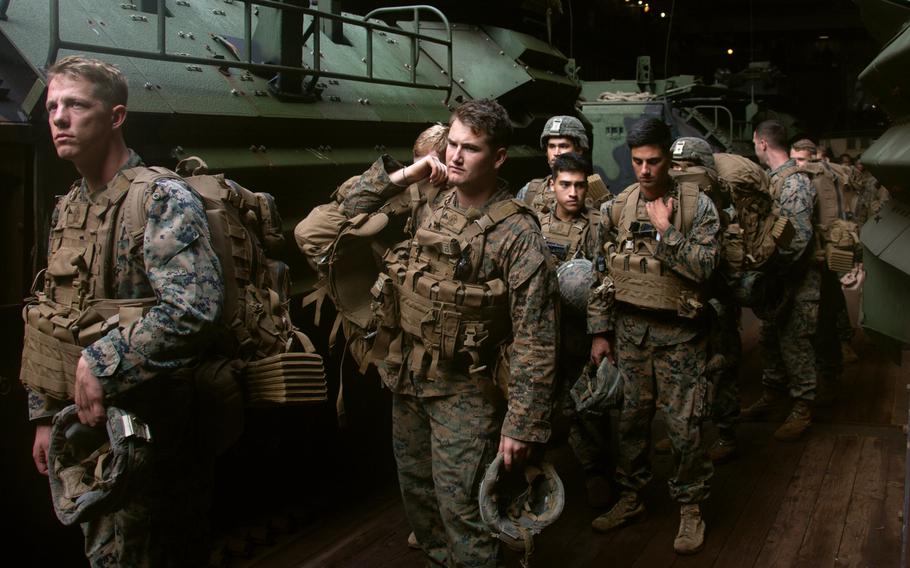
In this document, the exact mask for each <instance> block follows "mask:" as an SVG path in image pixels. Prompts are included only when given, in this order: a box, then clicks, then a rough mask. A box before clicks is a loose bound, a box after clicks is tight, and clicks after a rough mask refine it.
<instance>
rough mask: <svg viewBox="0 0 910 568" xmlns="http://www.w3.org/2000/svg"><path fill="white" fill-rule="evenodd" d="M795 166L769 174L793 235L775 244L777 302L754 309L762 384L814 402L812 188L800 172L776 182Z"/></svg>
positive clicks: (816, 286)
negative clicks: (779, 284)
mask: <svg viewBox="0 0 910 568" xmlns="http://www.w3.org/2000/svg"><path fill="white" fill-rule="evenodd" d="M795 164H796V162H795V161H794V160H788V161H787V162H785V163H784V164H783V165H782V166H781V167H779V168H777V169H775V170H774V171H772V172H770V177H771V187H772V188H780V189H779V190H776V192H777V193H776V194H775V199H776V203H775V208H776V209H777V210H776V211H775V213H777V214H778V215H779V216H781V217H786V218H787V219H789V221H790V223H791V224H792V225H793V229H794V235H793V238H792V239H791V241H790V244H789V246H787V248H786V249H782V248H779V249H778V255H777V270H778V273H777V274H775V275H773V278H775V280H776V281H778V282H782V283H784V286H785V290H784V292H783V294H781V297H782V301H781V302H780V303H779V304H778V305H776V306H765V307H763V308H761V309H758V310H757V315H758V316H759V317H760V318H761V319H762V328H761V339H760V343H761V346H762V351H763V359H764V362H765V369H764V371H763V373H762V384H763V385H764V386H765V387H766V388H768V389H771V390H773V391H778V392H787V391H789V393H790V396H791V397H793V398H794V399H798V400H803V401H807V402H811V401H813V400H815V390H816V385H817V379H816V370H815V350H814V348H813V345H812V342H813V337H814V336H815V331H816V327H817V324H818V304H819V296H820V290H821V270H820V269H819V267H818V265H817V264H815V263H814V262H813V261H812V258H811V253H812V249H813V246H814V245H813V219H814V215H813V211H814V204H815V200H816V191H815V187H814V186H813V185H812V183H811V181H810V180H809V177H808V176H806V175H805V174H803V173H799V172H796V173H793V174H791V175H790V176H788V177H787V178H786V179H784V180H778V179H777V178H778V177H779V174H780V172H781V171H782V170H783V169H785V168H788V167H792V166H794V165H795Z"/></svg>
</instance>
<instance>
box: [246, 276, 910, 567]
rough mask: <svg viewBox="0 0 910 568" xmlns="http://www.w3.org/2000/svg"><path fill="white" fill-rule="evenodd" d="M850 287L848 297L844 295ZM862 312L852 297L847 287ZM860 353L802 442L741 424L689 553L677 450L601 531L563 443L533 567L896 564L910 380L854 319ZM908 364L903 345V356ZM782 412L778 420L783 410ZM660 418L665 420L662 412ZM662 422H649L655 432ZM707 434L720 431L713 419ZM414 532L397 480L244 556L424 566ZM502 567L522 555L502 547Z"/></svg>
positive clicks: (746, 368) (750, 376)
mask: <svg viewBox="0 0 910 568" xmlns="http://www.w3.org/2000/svg"><path fill="white" fill-rule="evenodd" d="M848 296H849V294H848ZM848 301H849V304H850V308H851V311H852V314H851V315H852V316H853V318H854V321H855V318H856V309H857V298H856V297H855V296H852V297H848ZM757 343H758V323H757V321H756V320H755V318H754V316H752V314H751V312H747V313H746V315H745V317H744V325H743V348H744V361H743V367H742V373H741V391H742V393H741V394H742V399H743V400H744V401H745V402H747V403H748V402H751V401H752V400H755V399H756V398H757V397H758V396H759V394H760V385H759V383H760V373H761V358H760V354H759V349H758V344H757ZM853 345H854V348H855V350H856V352H857V353H858V355H859V362H857V363H853V364H851V365H848V366H846V367H845V372H844V376H843V378H842V386H841V390H840V396H839V398H838V399H837V400H836V401H835V403H834V404H833V405H832V406H831V407H830V408H825V409H818V410H817V412H816V421H815V423H814V425H813V427H812V428H811V430H810V431H809V433H808V434H807V435H806V436H804V438H803V439H802V440H801V441H799V442H796V443H782V442H777V441H775V440H774V439H773V437H772V433H773V431H774V429H775V427H776V422H760V423H748V424H742V425H741V426H740V427H739V440H740V448H741V457H740V458H739V459H736V460H734V461H732V462H729V463H727V464H724V465H720V466H718V467H717V468H716V471H715V476H714V479H713V481H712V494H711V498H710V500H709V501H708V502H707V503H706V504H705V505H704V507H703V514H704V518H705V522H706V525H707V533H706V542H705V548H704V550H702V551H701V552H700V553H699V554H696V555H694V556H689V557H683V556H677V555H676V554H675V553H674V552H673V546H672V544H673V538H674V536H675V533H676V529H677V524H678V512H677V511H678V507H677V505H675V504H674V503H673V502H672V501H671V500H670V498H669V496H668V494H667V486H666V479H667V477H668V476H669V475H670V471H671V468H672V458H671V457H670V456H669V455H655V456H654V462H653V463H654V479H653V481H652V483H651V484H650V485H649V487H648V488H647V490H646V493H645V495H644V500H645V503H646V506H647V509H648V514H647V516H646V518H645V519H644V520H642V521H641V522H638V523H636V524H632V525H630V526H628V527H626V528H623V529H620V530H618V531H614V532H613V533H610V534H607V535H601V534H597V533H594V532H593V531H592V530H591V528H590V522H591V520H592V519H593V518H594V517H595V516H596V515H598V514H599V513H600V511H596V510H594V509H591V508H590V507H588V505H587V503H586V500H585V490H584V476H583V473H582V471H581V469H580V467H579V466H578V464H577V462H576V460H575V458H574V456H573V455H572V452H571V450H570V449H569V448H568V446H567V445H566V444H559V445H555V446H554V447H553V448H552V449H550V450H549V451H548V457H547V459H549V460H550V461H552V462H553V463H554V464H555V465H556V467H557V470H558V472H559V473H560V475H561V477H562V478H563V480H564V482H565V487H566V494H567V495H566V507H565V510H564V512H563V514H562V516H561V518H560V519H559V520H558V521H557V522H556V523H554V524H553V525H551V526H550V527H548V528H547V529H546V530H544V532H543V533H542V534H541V535H539V536H538V537H537V538H536V539H535V544H536V550H535V553H534V555H533V557H532V559H531V565H532V566H541V567H552V566H573V567H575V566H578V567H584V566H611V567H612V568H620V567H663V566H692V567H696V566H697V567H708V566H714V567H728V566H737V567H747V566H753V567H767V566H812V567H822V566H876V567H891V566H900V565H901V562H900V554H901V541H900V535H901V520H900V512H901V509H902V503H903V494H904V479H905V471H904V470H905V452H906V437H905V435H904V433H903V430H902V426H903V425H905V424H906V423H907V413H908V392H907V388H908V384H907V383H908V377H910V374H908V373H907V371H906V367H905V366H901V367H899V366H897V365H896V364H894V362H892V361H888V360H886V358H885V357H884V356H883V355H882V353H881V352H880V351H879V350H878V349H877V348H876V346H875V345H874V344H873V343H872V342H871V341H870V340H869V339H868V338H867V337H865V336H864V334H863V332H862V331H861V330H860V331H858V332H857V335H856V337H855V338H854V341H853ZM907 362H908V357H907V353H903V364H904V365H906V364H907ZM781 418H782V417H781ZM658 420H659V419H658ZM659 430H660V424H659V423H657V424H656V425H655V433H656V435H659ZM706 432H707V434H706V435H707V437H708V442H709V443H710V442H711V441H713V439H714V436H716V431H715V429H714V427H713V425H711V424H708V425H707V426H706ZM409 531H410V529H409V526H408V523H407V520H406V519H405V516H404V511H403V509H402V506H401V502H400V498H399V496H398V494H397V488H395V487H393V486H390V487H387V488H386V489H385V490H382V491H376V492H374V494H373V495H372V496H370V497H369V498H368V499H365V500H361V501H360V502H359V503H358V504H357V506H349V507H346V508H345V509H344V510H340V511H335V512H333V513H331V514H330V515H328V516H326V517H324V518H321V519H320V520H319V522H313V523H310V524H307V525H304V526H302V527H300V528H299V529H298V530H295V531H293V532H288V533H287V534H284V535H278V536H277V537H276V539H275V540H273V541H272V542H271V543H270V545H268V546H262V547H253V548H252V549H251V550H248V552H249V553H250V556H248V557H246V558H237V557H235V558H231V559H230V561H229V565H230V566H232V567H233V566H242V567H277V566H281V567H285V566H300V567H317V566H318V567H325V566H331V567H347V566H350V567H357V568H370V567H386V566H396V567H398V566H400V567H412V566H413V567H417V566H423V565H424V559H423V556H422V553H421V552H420V551H415V550H411V549H409V548H408V547H407V544H406V541H407V537H408V533H409ZM507 564H508V565H509V566H510V567H511V566H519V558H518V555H516V554H512V553H508V554H507Z"/></svg>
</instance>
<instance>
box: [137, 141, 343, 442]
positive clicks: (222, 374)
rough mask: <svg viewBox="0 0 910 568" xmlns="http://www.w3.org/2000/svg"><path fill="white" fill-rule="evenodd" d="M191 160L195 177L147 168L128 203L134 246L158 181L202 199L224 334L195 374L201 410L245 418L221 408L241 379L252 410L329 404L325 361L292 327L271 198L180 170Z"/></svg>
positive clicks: (202, 167) (281, 241)
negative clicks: (176, 182) (170, 181)
mask: <svg viewBox="0 0 910 568" xmlns="http://www.w3.org/2000/svg"><path fill="white" fill-rule="evenodd" d="M190 161H198V162H199V163H200V166H198V167H196V168H195V169H194V170H192V172H186V173H193V174H194V175H189V176H181V175H179V174H177V173H175V172H172V171H170V170H167V169H165V168H158V167H152V168H143V170H144V171H143V172H142V173H141V174H140V175H138V176H137V177H136V178H135V180H134V181H133V183H132V185H131V186H130V189H129V191H128V193H127V195H126V198H125V201H124V205H123V206H124V208H125V210H124V223H125V224H126V226H127V227H128V228H129V230H130V240H131V246H139V247H141V246H142V239H143V235H144V233H145V226H146V222H147V210H146V208H145V201H146V196H147V192H148V190H149V188H150V187H151V186H152V185H153V184H154V183H155V182H156V181H157V180H159V179H164V178H176V179H181V180H183V181H184V182H185V183H186V184H187V185H189V186H190V187H191V188H192V189H193V190H194V191H195V192H196V194H197V195H199V197H200V198H201V201H202V204H203V207H204V209H205V214H206V218H207V221H208V225H209V231H210V233H211V237H212V245H213V248H214V250H215V253H216V255H217V256H218V260H219V262H220V263H221V268H222V274H223V275H224V305H223V309H222V313H221V323H222V326H223V329H225V330H226V334H225V335H226V337H223V338H221V339H223V341H219V342H218V351H217V353H216V355H215V357H214V359H213V360H209V361H206V362H204V363H203V364H202V365H201V366H200V368H199V369H198V370H197V372H196V380H197V382H201V383H202V384H201V385H200V386H199V389H198V390H199V391H200V392H201V393H203V398H204V402H205V403H206V404H205V405H204V406H205V407H207V408H202V409H201V412H202V413H203V414H209V415H212V416H219V417H221V418H220V419H219V420H218V422H221V423H222V424H226V423H229V422H230V421H231V420H232V419H242V418H238V417H236V416H234V417H233V418H231V417H229V416H228V414H226V413H225V410H224V409H223V408H219V405H220V404H223V402H224V401H227V400H228V399H229V398H230V396H229V394H228V393H227V391H228V390H229V389H226V387H225V385H228V384H230V385H235V386H236V385H237V384H238V382H239V386H242V390H243V393H244V398H245V402H246V404H248V405H251V406H272V405H287V404H310V403H318V402H324V401H325V400H326V394H327V390H326V383H325V372H324V369H323V362H322V357H320V356H319V355H318V354H317V353H316V349H315V346H314V345H313V343H312V342H311V341H310V339H309V338H308V337H307V336H306V335H305V334H304V333H303V332H301V331H300V330H298V329H297V328H296V327H295V326H294V324H293V323H292V322H291V317H290V312H289V310H288V297H289V293H290V278H289V274H288V266H287V265H286V264H285V263H284V262H282V261H280V260H278V259H277V256H278V253H279V252H280V250H281V248H282V246H283V244H284V237H283V234H282V231H281V217H280V216H279V214H278V210H277V208H276V205H275V199H274V197H272V196H271V195H270V194H268V193H256V192H252V191H250V190H248V189H246V188H244V187H242V186H241V185H239V184H237V183H236V182H234V181H232V180H229V179H227V178H225V177H224V175H223V174H218V175H209V174H204V173H202V172H204V171H205V164H204V162H202V161H201V160H200V159H199V158H195V157H193V158H187V159H186V160H183V161H182V162H180V163H179V164H178V165H177V170H178V171H182V172H183V171H185V170H186V168H187V167H188V166H187V163H188V162H190ZM224 362H228V363H229V364H224ZM215 385H217V387H216V386H215ZM213 392H214V394H212V393H213ZM236 434H237V435H239V432H236ZM221 445H222V446H223V447H227V445H228V444H226V443H224V442H221Z"/></svg>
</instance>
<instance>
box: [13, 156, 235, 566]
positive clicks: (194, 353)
mask: <svg viewBox="0 0 910 568" xmlns="http://www.w3.org/2000/svg"><path fill="white" fill-rule="evenodd" d="M140 165H142V164H141V160H140V159H139V157H138V156H137V155H136V154H135V153H133V152H132V151H131V152H130V158H129V160H128V161H127V163H126V164H125V165H124V166H123V169H127V168H132V167H136V166H140ZM117 175H121V174H120V173H118V174H117ZM79 191H80V194H79V196H78V198H79V199H80V200H83V201H85V202H87V203H91V204H94V201H93V195H90V194H89V192H88V191H89V190H88V187H87V186H86V185H85V182H84V181H83V182H82V184H81V187H80V188H79ZM147 203H148V224H147V226H146V229H145V235H144V240H143V247H142V250H141V251H137V250H130V237H129V232H128V227H127V226H126V225H125V224H124V223H119V228H120V233H119V234H118V235H117V237H116V239H117V240H116V245H115V250H114V255H115V258H114V259H113V263H112V267H111V278H110V284H111V287H110V290H111V291H112V298H115V299H134V298H148V297H157V298H159V302H158V303H157V304H156V305H155V306H154V307H152V308H151V309H150V310H149V311H148V313H146V315H144V316H143V317H141V318H139V319H138V320H137V321H136V323H135V324H134V325H133V326H132V327H131V328H130V333H129V334H128V335H124V334H123V333H121V331H120V330H119V329H114V330H113V331H111V332H110V333H108V334H107V335H106V336H104V337H103V338H101V339H99V340H98V341H96V342H95V343H93V344H91V345H90V346H88V347H86V348H85V349H84V350H83V352H82V353H83V357H85V359H86V361H87V362H88V364H89V368H90V369H91V371H92V373H93V374H94V375H95V376H96V377H98V378H99V380H100V381H101V385H102V387H103V389H104V400H105V404H109V403H110V402H112V401H113V402H116V403H117V406H120V407H122V408H125V409H128V410H130V411H133V412H135V413H136V414H138V415H139V416H141V417H142V418H143V419H145V421H146V422H147V423H149V425H150V428H151V429H152V435H153V436H154V443H153V445H152V449H153V451H155V452H156V453H155V455H154V458H153V461H152V465H151V466H150V467H151V472H150V473H149V476H148V479H147V482H146V483H143V484H142V490H141V492H139V493H137V494H134V495H130V496H129V497H128V500H127V502H126V504H125V505H124V506H123V507H122V508H121V509H120V510H118V511H115V512H113V513H110V514H108V515H105V516H103V517H101V518H99V519H97V520H95V521H90V522H87V523H83V525H82V529H83V532H84V534H85V552H86V555H87V556H88V558H89V560H90V561H91V563H92V565H93V566H99V567H101V566H104V567H113V566H118V567H132V566H150V565H151V566H189V565H200V564H204V563H205V562H206V561H207V558H208V540H207V539H208V529H207V526H208V505H209V497H208V492H209V490H210V484H211V470H212V467H211V462H210V459H209V458H205V457H200V454H202V453H201V452H200V451H199V449H198V440H199V437H198V435H197V433H196V425H195V424H194V421H193V408H192V400H193V398H192V397H193V393H192V386H191V382H190V381H187V380H186V377H185V376H180V375H181V371H182V370H185V369H187V368H189V367H190V366H192V365H193V364H195V363H196V362H197V361H198V359H199V353H200V352H203V351H205V350H206V348H207V347H208V346H209V345H210V344H211V342H212V341H213V332H214V330H215V329H216V328H215V325H214V324H215V322H217V320H218V318H219V315H220V312H221V307H222V301H223V294H224V285H223V281H222V276H221V266H220V264H219V262H218V258H217V256H216V254H215V251H214V249H213V248H212V243H211V236H210V234H209V229H208V223H207V221H206V216H205V211H204V210H203V207H202V203H201V201H200V199H199V197H198V196H197V195H196V194H195V193H194V192H193V191H192V190H190V189H189V188H188V187H187V186H186V184H184V183H183V182H181V181H178V180H173V179H162V180H160V181H158V182H157V183H156V185H155V186H154V188H153V190H152V192H151V194H150V196H149V199H148V201H147ZM123 213H124V211H123V208H121V209H120V214H121V216H122V215H123ZM58 217H59V211H57V210H55V214H54V219H53V223H52V226H54V227H56V226H58V221H59V222H63V220H62V219H58ZM50 238H51V239H53V238H54V230H53V229H52V230H51V236H50ZM28 395H29V396H28V401H29V416H30V418H31V419H32V420H42V419H47V418H50V417H51V416H53V414H55V413H56V412H57V411H58V410H60V409H61V408H62V407H63V406H65V405H66V404H68V403H66V402H65V401H59V400H55V399H52V398H49V397H45V396H42V395H41V394H39V393H37V392H34V391H29V393H28Z"/></svg>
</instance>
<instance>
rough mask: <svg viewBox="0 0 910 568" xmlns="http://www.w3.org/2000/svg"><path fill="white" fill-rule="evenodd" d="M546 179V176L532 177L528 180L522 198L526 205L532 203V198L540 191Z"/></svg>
mask: <svg viewBox="0 0 910 568" xmlns="http://www.w3.org/2000/svg"><path fill="white" fill-rule="evenodd" d="M546 179H547V178H539V179H532V180H531V181H529V182H528V191H526V192H525V196H524V199H523V201H524V203H525V204H526V205H531V204H533V203H534V198H535V197H537V194H538V193H540V191H541V189H542V188H543V186H544V182H545V181H546Z"/></svg>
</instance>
